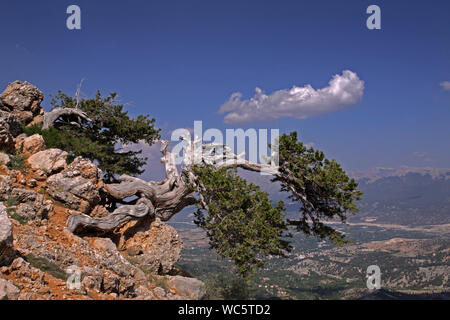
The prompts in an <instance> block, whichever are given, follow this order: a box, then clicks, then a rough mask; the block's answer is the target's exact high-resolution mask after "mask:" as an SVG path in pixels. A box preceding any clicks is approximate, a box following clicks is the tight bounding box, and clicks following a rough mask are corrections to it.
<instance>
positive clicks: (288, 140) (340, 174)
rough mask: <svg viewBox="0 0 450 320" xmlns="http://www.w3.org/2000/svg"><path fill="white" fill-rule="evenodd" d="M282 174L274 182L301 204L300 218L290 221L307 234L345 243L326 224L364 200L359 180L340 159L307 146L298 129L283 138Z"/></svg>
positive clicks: (340, 234) (280, 140)
mask: <svg viewBox="0 0 450 320" xmlns="http://www.w3.org/2000/svg"><path fill="white" fill-rule="evenodd" d="M279 161H280V163H279V165H280V169H279V171H280V174H279V176H277V177H275V178H274V179H273V180H272V181H279V182H280V183H281V191H285V192H288V193H289V194H290V196H289V198H290V199H292V200H294V201H296V202H299V203H301V207H300V218H299V219H298V220H294V221H289V222H290V224H291V225H295V226H296V227H297V229H298V230H300V231H302V232H304V233H305V234H307V235H314V236H318V237H319V238H329V239H330V240H332V241H333V242H335V243H337V244H343V243H345V242H346V241H345V240H344V235H343V234H342V233H340V232H338V231H336V230H335V229H333V228H332V227H330V226H327V225H325V224H324V223H323V221H326V220H332V219H335V218H337V219H339V220H340V221H341V222H345V221H346V219H347V214H348V213H356V212H358V207H357V206H356V204H355V201H357V200H361V195H362V192H361V191H359V190H358V189H357V187H358V183H357V182H356V181H355V180H354V179H350V178H349V177H348V176H347V174H346V173H345V171H344V170H343V169H342V168H341V166H340V165H339V164H338V163H337V162H336V160H334V159H333V160H328V159H326V158H325V155H324V153H323V152H321V151H318V150H314V149H313V148H307V147H306V146H304V145H303V143H302V142H300V141H298V140H297V132H291V133H290V134H289V135H287V134H284V135H282V136H281V137H280V139H279Z"/></svg>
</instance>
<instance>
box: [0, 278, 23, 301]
mask: <svg viewBox="0 0 450 320" xmlns="http://www.w3.org/2000/svg"><path fill="white" fill-rule="evenodd" d="M19 294H20V290H19V289H18V288H17V287H16V286H15V285H14V284H13V283H12V281H7V280H5V279H0V300H17V298H19Z"/></svg>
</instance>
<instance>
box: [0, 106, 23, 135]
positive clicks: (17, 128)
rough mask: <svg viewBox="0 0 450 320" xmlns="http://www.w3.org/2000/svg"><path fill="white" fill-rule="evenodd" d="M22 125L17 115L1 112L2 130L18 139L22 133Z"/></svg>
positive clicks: (0, 122) (0, 123)
mask: <svg viewBox="0 0 450 320" xmlns="http://www.w3.org/2000/svg"><path fill="white" fill-rule="evenodd" d="M21 125H22V124H21V123H20V121H19V118H18V117H17V116H16V115H15V114H13V113H11V112H7V111H2V110H0V128H4V129H6V130H7V131H8V132H9V133H10V134H11V135H12V136H13V137H17V136H18V135H19V134H20V133H21V132H22V129H21Z"/></svg>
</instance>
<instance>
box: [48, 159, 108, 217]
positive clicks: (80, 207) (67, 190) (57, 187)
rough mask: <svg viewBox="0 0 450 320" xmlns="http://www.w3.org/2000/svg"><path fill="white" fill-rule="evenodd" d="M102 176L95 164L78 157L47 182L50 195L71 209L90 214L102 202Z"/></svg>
mask: <svg viewBox="0 0 450 320" xmlns="http://www.w3.org/2000/svg"><path fill="white" fill-rule="evenodd" d="M100 175H101V171H100V169H98V168H97V166H96V165H95V164H93V163H92V162H90V161H86V160H83V159H82V158H80V157H78V158H76V159H75V160H74V161H73V162H72V163H71V164H70V165H68V166H67V168H65V169H64V170H63V171H62V172H61V173H58V174H55V175H53V176H51V177H50V178H49V179H48V180H47V186H48V193H49V194H50V195H51V196H52V197H53V198H54V199H56V200H58V201H61V202H63V203H64V204H65V205H66V206H68V207H69V208H71V209H74V210H77V211H80V212H83V213H89V212H90V211H91V210H92V209H93V208H94V207H95V206H96V205H97V203H98V202H99V201H100V193H99V188H100V187H101V186H102V182H101V180H100Z"/></svg>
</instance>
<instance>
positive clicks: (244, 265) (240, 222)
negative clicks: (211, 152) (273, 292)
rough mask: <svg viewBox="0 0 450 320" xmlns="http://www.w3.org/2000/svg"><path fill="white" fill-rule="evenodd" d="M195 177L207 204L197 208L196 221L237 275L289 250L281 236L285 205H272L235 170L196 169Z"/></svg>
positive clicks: (284, 225) (249, 272)
mask: <svg viewBox="0 0 450 320" xmlns="http://www.w3.org/2000/svg"><path fill="white" fill-rule="evenodd" d="M194 172H195V174H196V175H197V176H198V177H199V182H200V184H201V185H202V188H203V190H202V191H201V192H200V193H201V196H202V197H203V199H204V202H205V203H206V205H207V208H206V211H207V214H206V212H205V210H202V209H204V207H202V206H201V205H199V206H198V210H197V212H196V214H195V216H196V220H195V222H196V223H197V224H198V225H199V226H200V227H202V228H203V229H205V230H206V233H207V235H208V238H209V244H210V246H211V247H212V248H214V249H215V250H216V251H217V253H218V254H219V255H220V256H222V257H224V258H230V259H231V260H232V261H233V263H234V265H235V266H236V267H237V270H238V272H239V273H240V274H241V275H243V276H245V277H246V276H248V275H250V274H252V273H254V272H255V270H256V268H258V267H262V266H263V265H264V264H265V262H266V261H265V258H266V257H267V255H282V254H283V253H284V252H286V251H289V250H290V249H291V248H290V246H289V244H288V242H287V241H286V240H284V237H285V236H287V235H288V234H286V230H287V225H286V223H285V222H284V219H283V218H284V216H285V214H284V213H283V211H284V203H283V202H282V201H280V202H278V203H277V204H276V205H275V206H273V205H272V202H271V200H270V199H269V197H268V194H267V192H263V191H261V189H260V188H259V187H258V186H256V185H255V184H253V183H249V184H247V182H246V181H245V180H244V179H242V178H241V177H239V176H238V175H237V173H236V170H233V169H231V170H230V169H228V170H227V169H225V168H222V169H216V168H215V167H213V166H211V165H205V166H196V167H195V168H194Z"/></svg>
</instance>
